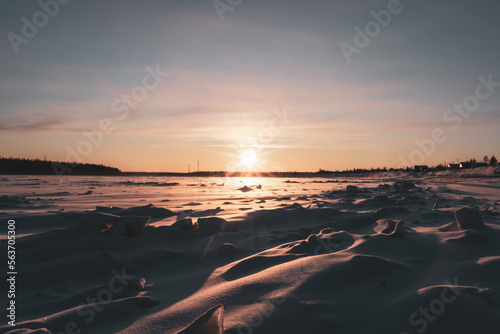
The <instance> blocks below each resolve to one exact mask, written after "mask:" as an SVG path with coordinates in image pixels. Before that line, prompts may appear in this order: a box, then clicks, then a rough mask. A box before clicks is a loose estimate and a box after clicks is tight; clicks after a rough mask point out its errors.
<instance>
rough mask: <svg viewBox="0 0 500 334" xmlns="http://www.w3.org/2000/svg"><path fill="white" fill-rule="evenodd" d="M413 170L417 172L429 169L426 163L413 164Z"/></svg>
mask: <svg viewBox="0 0 500 334" xmlns="http://www.w3.org/2000/svg"><path fill="white" fill-rule="evenodd" d="M414 170H415V172H416V173H419V172H428V171H429V166H427V165H415V167H414Z"/></svg>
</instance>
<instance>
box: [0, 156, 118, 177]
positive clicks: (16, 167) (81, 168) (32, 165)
mask: <svg viewBox="0 0 500 334" xmlns="http://www.w3.org/2000/svg"><path fill="white" fill-rule="evenodd" d="M54 165H58V166H68V167H70V168H68V169H67V170H68V172H67V173H66V174H73V175H88V174H99V175H113V174H119V173H121V172H120V170H119V169H118V168H114V167H108V166H104V165H96V164H76V163H73V164H70V163H65V162H55V161H47V160H40V159H22V158H0V174H57V173H56V171H55V170H54Z"/></svg>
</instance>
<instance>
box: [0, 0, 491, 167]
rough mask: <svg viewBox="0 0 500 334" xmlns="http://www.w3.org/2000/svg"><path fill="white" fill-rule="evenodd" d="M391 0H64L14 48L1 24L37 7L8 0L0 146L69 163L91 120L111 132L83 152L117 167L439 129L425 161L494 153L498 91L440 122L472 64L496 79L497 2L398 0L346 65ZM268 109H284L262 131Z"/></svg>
mask: <svg viewBox="0 0 500 334" xmlns="http://www.w3.org/2000/svg"><path fill="white" fill-rule="evenodd" d="M45 2H50V1H45ZM388 3H389V1H355V2H354V1H335V2H333V1H313V2H304V1H295V0H293V1H264V0H245V1H243V2H242V3H241V4H240V5H238V6H236V7H234V9H233V10H232V11H227V12H225V13H224V20H223V21H221V20H220V19H219V16H218V14H217V12H216V10H215V9H214V6H213V4H212V2H211V1H205V0H204V1H141V2H138V1H129V0H128V1H107V2H105V3H102V2H98V1H77V0H72V1H70V2H69V3H68V4H65V5H60V8H59V12H58V13H57V15H55V16H54V17H53V18H50V19H49V21H48V24H47V25H45V26H43V27H40V28H39V31H38V33H37V34H36V36H34V37H33V38H31V39H29V41H28V43H27V44H21V45H19V52H18V53H17V54H16V53H15V52H14V49H13V47H12V45H11V42H10V41H9V38H8V34H9V33H10V32H12V33H15V34H18V35H20V36H22V32H21V28H22V26H23V21H22V17H26V18H28V20H30V21H32V18H33V15H34V14H35V13H37V12H38V11H40V10H41V8H40V6H39V5H38V4H37V1H14V0H9V1H4V3H3V7H2V11H1V13H0V33H1V35H2V39H1V41H0V46H1V49H0V57H1V59H2V61H1V62H0V76H1V77H0V101H1V104H0V141H1V143H2V144H1V146H0V155H2V156H10V155H12V156H22V157H43V156H44V155H47V157H48V158H51V159H56V160H65V159H66V157H67V156H68V148H67V146H69V147H72V148H74V149H75V150H76V148H77V147H78V144H79V143H81V142H82V141H84V140H87V138H86V137H85V136H84V135H83V134H82V132H83V131H88V130H91V129H94V128H97V127H98V125H99V122H100V120H102V119H103V118H109V119H111V120H112V122H113V125H114V126H115V130H114V131H112V132H111V133H107V134H105V135H104V136H103V138H102V139H103V140H102V143H101V142H99V143H98V144H95V145H94V144H92V148H91V152H89V153H88V154H86V155H85V156H83V155H82V156H81V158H82V159H81V161H85V162H97V163H105V164H109V165H113V166H117V167H119V168H121V169H123V170H148V171H157V170H172V171H184V170H185V169H186V166H187V164H191V165H192V166H193V165H194V164H195V163H196V161H197V160H198V159H199V160H201V161H202V162H203V166H204V167H205V169H212V170H220V169H227V168H228V166H229V165H231V166H232V165H234V164H232V163H233V162H234V161H235V160H236V161H238V155H239V154H241V151H242V150H244V149H247V148H250V149H255V150H258V154H259V161H260V168H261V169H270V170H316V169H317V168H320V167H321V168H324V169H343V168H353V167H371V166H375V167H376V166H387V167H399V166H400V165H401V164H402V160H401V157H403V158H405V159H407V160H408V159H410V157H411V155H412V154H414V153H413V152H414V151H415V149H418V146H416V144H415V140H420V141H422V140H425V139H427V138H430V136H431V133H432V131H433V129H435V128H442V129H444V131H445V133H446V136H447V140H446V141H445V142H444V143H438V144H436V149H435V151H433V152H432V153H430V154H425V156H424V160H423V161H422V162H424V163H429V164H437V163H440V162H443V161H448V162H450V161H453V160H456V159H457V158H458V159H466V158H470V157H476V158H481V157H482V156H483V155H485V154H488V155H491V154H497V155H500V151H499V150H498V149H499V143H500V134H499V133H500V132H499V131H498V126H499V125H500V87H498V88H497V89H498V91H495V92H493V93H492V94H491V96H490V97H489V98H488V99H486V100H484V101H481V102H480V105H479V107H478V109H477V110H475V111H474V112H471V116H470V117H469V118H467V119H463V122H462V123H461V125H460V126H459V127H458V129H452V127H451V124H450V123H447V122H445V121H443V114H444V113H445V111H446V110H447V109H448V108H450V107H452V106H453V104H454V103H462V102H463V101H464V99H465V98H466V97H467V96H469V95H473V94H474V92H475V89H476V87H477V86H478V85H479V81H478V79H477V78H478V77H479V76H483V77H485V78H486V77H487V76H488V75H490V74H492V78H493V80H494V81H499V82H500V70H499V69H500V67H499V61H500V43H498V41H499V40H500V21H499V20H498V13H500V3H499V2H498V1H494V0H488V1H487V0H480V1H475V2H472V1H451V0H450V1H444V0H440V1H430V0H413V1H408V0H405V1H401V4H400V6H401V8H402V9H401V12H400V13H399V14H397V15H392V19H391V21H390V23H389V24H388V25H387V27H383V28H381V31H380V33H379V34H377V35H376V36H374V37H373V38H372V40H371V42H370V44H369V45H368V46H367V47H365V48H363V49H361V52H360V53H359V54H354V55H352V61H351V63H348V62H347V61H346V58H345V57H344V55H343V53H342V50H341V48H340V47H339V44H340V43H341V42H345V43H349V44H352V45H354V37H355V32H354V30H353V29H354V27H356V26H357V27H360V28H361V29H364V27H365V25H366V24H367V23H368V22H370V21H373V20H374V18H373V16H372V15H371V14H370V12H371V11H372V10H374V11H376V12H379V11H380V10H384V9H386V8H387V6H388ZM156 65H159V66H160V67H161V69H162V71H165V72H169V76H168V77H166V78H165V79H164V80H163V82H161V83H160V84H159V86H158V87H157V88H156V89H154V90H152V91H150V92H149V93H148V95H147V97H146V98H145V99H144V101H141V102H140V103H139V104H138V106H137V108H135V109H133V110H131V112H130V114H129V115H128V117H127V118H126V119H124V120H121V119H118V118H117V117H116V116H117V115H116V113H113V111H112V109H111V107H110V105H111V103H112V102H113V101H114V100H115V99H117V98H120V96H121V95H122V94H130V92H131V90H132V89H134V87H136V86H137V85H141V83H142V80H143V78H144V76H145V75H147V73H148V72H147V70H146V67H147V66H150V67H153V68H154V67H156ZM276 109H278V110H283V109H286V110H288V112H289V113H290V114H292V115H293V118H291V119H290V123H289V124H287V125H286V126H284V127H283V128H281V129H280V130H279V131H274V133H273V136H272V138H271V139H270V140H265V141H263V140H262V138H260V139H259V134H261V133H263V132H265V131H268V129H269V127H270V122H271V120H272V119H273V117H275V116H274V115H275V113H274V111H273V110H276ZM420 150H421V151H422V149H420ZM413 156H414V157H416V156H417V155H415V154H414V155H413ZM418 162H420V161H418Z"/></svg>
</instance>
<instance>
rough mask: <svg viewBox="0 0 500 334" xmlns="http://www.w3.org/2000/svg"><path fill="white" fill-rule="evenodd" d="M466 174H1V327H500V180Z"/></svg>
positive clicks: (405, 333) (399, 331)
mask: <svg viewBox="0 0 500 334" xmlns="http://www.w3.org/2000/svg"><path fill="white" fill-rule="evenodd" d="M488 170H489V169H488ZM488 173H489V172H488ZM488 173H483V174H481V173H479V174H477V175H476V174H471V175H469V176H472V175H475V176H481V175H494V174H495V170H494V169H493V173H492V174H491V173H490V174H488ZM457 176H460V175H455V174H454V173H450V172H449V173H434V174H426V175H425V176H411V175H406V174H390V173H387V174H380V175H378V176H375V175H372V176H364V177H361V176H358V177H356V176H352V177H345V178H296V179H282V178H159V177H133V178H128V179H127V178H122V177H94V176H90V177H79V176H78V177H77V176H74V177H62V178H58V177H56V176H7V175H4V176H0V219H1V221H2V225H1V226H2V231H0V235H1V238H2V251H3V252H5V253H7V240H6V239H7V231H8V221H9V220H13V221H15V232H16V243H15V252H16V253H15V256H16V258H15V270H16V272H17V274H16V277H15V292H16V293H15V298H14V299H15V317H16V318H15V321H16V324H17V326H16V327H11V326H9V325H8V324H7V322H8V321H10V319H9V318H8V317H7V316H8V315H9V314H10V313H11V312H10V311H9V310H7V312H6V311H5V310H6V308H7V307H8V306H9V305H8V304H7V303H8V302H9V301H7V300H6V299H4V298H2V310H3V311H2V323H1V325H2V326H3V327H1V328H0V333H12V334H13V333H54V334H55V333H57V334H59V333H117V332H119V333H162V334H163V333H178V332H181V331H182V333H235V334H236V333H238V334H239V333H289V334H290V333H300V334H304V333H346V334H359V333H384V334H386V333H394V334H413V333H424V332H425V333H440V334H442V333H485V334H486V333H488V334H490V333H498V332H499V328H500V320H499V319H500V215H499V211H500V179H499V178H498V177H497V178H494V177H491V178H488V177H484V178H460V177H457ZM2 256H3V257H4V259H6V256H5V255H2ZM5 261H6V260H5ZM2 268H3V269H2V273H1V275H2V277H1V280H2V281H3V282H5V281H6V278H5V273H6V272H7V271H8V269H7V263H5V264H4V265H3V266H2ZM7 278H9V275H7ZM3 289H4V290H5V291H0V294H2V295H6V294H7V292H8V289H9V287H8V286H5V287H4V288H3ZM9 298H10V297H9ZM9 300H10V299H9Z"/></svg>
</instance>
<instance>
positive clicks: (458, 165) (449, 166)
mask: <svg viewBox="0 0 500 334" xmlns="http://www.w3.org/2000/svg"><path fill="white" fill-rule="evenodd" d="M448 168H449V169H459V168H460V164H448Z"/></svg>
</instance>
